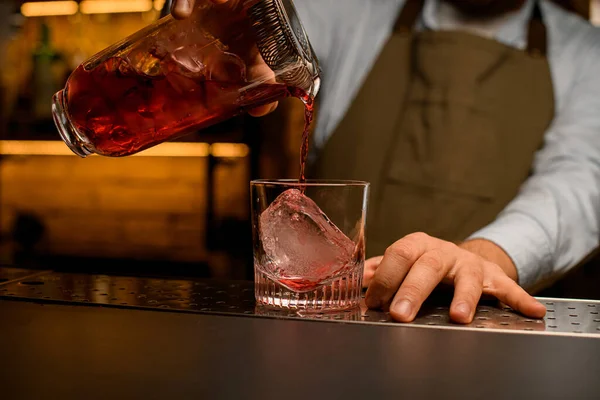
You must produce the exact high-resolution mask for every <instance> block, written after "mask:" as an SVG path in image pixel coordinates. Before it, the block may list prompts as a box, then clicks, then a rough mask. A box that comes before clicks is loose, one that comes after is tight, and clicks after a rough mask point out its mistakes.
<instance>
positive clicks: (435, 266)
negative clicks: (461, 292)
mask: <svg viewBox="0 0 600 400" xmlns="http://www.w3.org/2000/svg"><path fill="white" fill-rule="evenodd" d="M419 265H420V267H421V268H425V269H427V270H428V271H429V272H431V273H434V274H436V275H439V274H440V273H441V271H443V269H444V261H443V260H442V255H441V254H439V253H438V252H433V251H431V252H429V253H425V254H424V255H423V256H421V258H420V259H419Z"/></svg>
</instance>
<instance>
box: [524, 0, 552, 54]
mask: <svg viewBox="0 0 600 400" xmlns="http://www.w3.org/2000/svg"><path fill="white" fill-rule="evenodd" d="M547 42H548V39H547V35H546V25H544V17H543V16H542V10H541V8H540V2H539V1H535V2H534V4H533V12H532V14H531V19H530V20H529V31H528V33H527V52H528V53H529V54H530V55H532V56H534V57H545V56H546V49H547Z"/></svg>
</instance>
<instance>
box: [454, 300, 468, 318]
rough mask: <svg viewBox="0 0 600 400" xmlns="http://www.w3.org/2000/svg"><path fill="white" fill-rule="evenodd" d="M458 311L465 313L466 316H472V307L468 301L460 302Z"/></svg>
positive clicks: (457, 307) (457, 306)
mask: <svg viewBox="0 0 600 400" xmlns="http://www.w3.org/2000/svg"><path fill="white" fill-rule="evenodd" d="M456 311H458V312H459V313H461V314H462V315H464V316H465V317H470V316H471V307H469V305H468V304H467V303H458V304H457V305H456Z"/></svg>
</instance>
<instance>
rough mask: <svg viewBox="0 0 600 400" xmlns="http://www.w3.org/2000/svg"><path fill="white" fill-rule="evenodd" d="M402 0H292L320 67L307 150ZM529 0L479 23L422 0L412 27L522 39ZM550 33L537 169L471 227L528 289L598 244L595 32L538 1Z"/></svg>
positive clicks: (352, 87) (344, 102) (376, 48)
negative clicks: (497, 209) (548, 87)
mask: <svg viewBox="0 0 600 400" xmlns="http://www.w3.org/2000/svg"><path fill="white" fill-rule="evenodd" d="M403 3H404V1H403V0H295V5H296V8H297V9H298V13H299V14H300V18H301V20H302V22H303V24H304V27H305V29H306V31H307V33H308V36H309V38H310V40H311V43H312V45H313V48H314V49H315V52H316V54H317V57H318V58H319V61H320V63H321V66H322V69H323V83H322V86H321V91H320V93H319V97H320V110H319V116H318V120H317V126H316V130H315V135H314V139H313V142H314V145H313V150H315V151H318V150H319V149H321V148H322V147H323V145H324V144H325V143H326V141H327V139H328V138H329V137H330V135H331V134H332V133H333V132H334V130H335V129H336V127H337V125H338V124H339V123H340V121H341V120H342V118H343V117H344V114H345V113H346V111H347V109H348V107H349V106H350V104H351V102H352V100H353V98H354V97H355V96H356V94H357V92H358V90H359V89H360V86H361V85H362V83H363V81H364V79H365V78H366V76H367V74H368V72H369V70H370V69H371V67H372V66H373V64H374V62H375V61H376V59H377V57H378V55H379V52H380V51H381V50H382V48H383V46H384V44H385V42H386V40H387V38H388V37H389V35H390V33H391V31H392V28H393V23H394V21H395V19H396V17H397V15H398V12H399V10H400V7H401V6H402V5H403ZM532 7H533V0H529V1H528V2H527V3H526V5H525V6H524V7H523V8H522V9H521V10H519V11H517V12H514V13H511V14H508V15H505V16H503V17H502V18H499V19H497V20H494V21H487V22H486V23H485V24H482V23H481V22H478V21H473V20H469V19H466V18H465V17H464V16H463V15H461V14H460V13H458V12H456V11H455V10H454V9H453V8H452V7H451V6H449V5H448V4H446V3H443V2H441V1H439V0H427V2H426V4H425V9H424V12H423V15H422V17H421V19H420V22H419V24H418V27H417V29H433V30H451V29H462V30H467V31H470V32H471V33H474V34H477V35H481V36H485V37H489V38H493V39H495V40H497V41H499V42H501V43H504V44H506V45H509V46H513V47H515V48H520V49H523V48H525V46H526V38H527V22H528V20H529V17H530V15H531V11H532ZM541 9H542V14H543V17H544V22H545V24H546V27H547V30H548V40H549V43H548V57H549V62H550V68H551V72H552V79H553V86H554V93H555V110H556V115H555V117H554V120H553V122H552V124H551V126H550V128H549V129H548V130H547V132H546V134H545V145H544V147H543V148H542V149H541V150H540V151H538V153H537V154H536V156H535V160H534V164H533V171H534V174H533V175H532V176H531V177H530V178H529V179H528V180H527V181H526V182H525V183H524V184H523V186H522V187H521V190H520V192H519V194H518V195H517V197H516V198H515V199H514V200H513V201H512V202H511V203H510V204H509V205H508V206H507V207H506V208H505V209H504V211H503V212H502V213H501V214H500V215H499V216H498V218H497V219H496V221H494V222H493V223H492V224H490V225H488V226H487V227H485V228H483V229H481V230H480V231H479V232H475V233H474V234H473V235H472V238H484V239H488V240H491V241H493V242H494V243H496V244H497V245H499V246H500V247H501V248H503V249H504V250H505V251H506V252H507V253H508V255H509V256H510V257H511V258H512V260H513V261H514V263H515V265H516V267H517V270H518V274H519V283H520V284H521V285H522V286H524V287H529V286H532V285H534V284H535V283H537V282H539V281H541V280H543V279H545V278H549V277H551V276H553V275H555V274H560V273H563V272H565V271H567V270H568V269H570V268H572V267H573V266H574V265H576V264H577V263H578V262H579V261H581V260H582V259H583V258H584V257H585V256H586V255H587V254H588V253H590V252H591V251H592V250H593V249H595V248H596V247H597V246H598V243H599V226H600V29H597V28H595V27H593V26H592V25H590V24H589V23H588V22H587V21H585V20H583V19H582V18H580V17H578V16H576V15H574V14H570V13H567V12H566V11H564V10H562V9H561V8H559V7H558V6H556V5H554V4H552V3H550V2H547V1H541Z"/></svg>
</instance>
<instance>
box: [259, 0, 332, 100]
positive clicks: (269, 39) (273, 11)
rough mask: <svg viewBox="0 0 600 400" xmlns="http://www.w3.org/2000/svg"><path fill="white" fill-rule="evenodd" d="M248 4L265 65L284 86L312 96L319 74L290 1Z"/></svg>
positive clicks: (308, 43)
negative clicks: (277, 75)
mask: <svg viewBox="0 0 600 400" xmlns="http://www.w3.org/2000/svg"><path fill="white" fill-rule="evenodd" d="M249 2H250V1H249ZM252 3H254V4H252V5H251V6H250V7H249V8H248V16H249V18H250V20H251V22H252V27H253V29H254V32H255V34H256V42H257V46H258V49H259V51H260V53H261V55H262V57H263V60H264V61H265V63H266V64H267V65H268V66H269V67H270V68H271V69H272V70H273V71H277V72H278V73H279V79H280V80H281V81H283V82H285V83H286V84H287V85H288V86H294V87H298V88H300V89H302V90H304V91H305V92H306V93H307V94H309V95H312V96H316V94H317V92H318V90H319V83H320V79H319V75H320V73H321V71H320V68H319V64H318V61H317V59H316V57H315V55H314V50H313V49H312V47H311V44H310V42H309V41H308V37H307V36H306V32H305V31H304V27H303V26H302V23H301V22H300V19H299V18H298V14H297V12H296V9H295V7H294V4H293V3H292V1H291V0H258V1H256V0H253V1H252Z"/></svg>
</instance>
